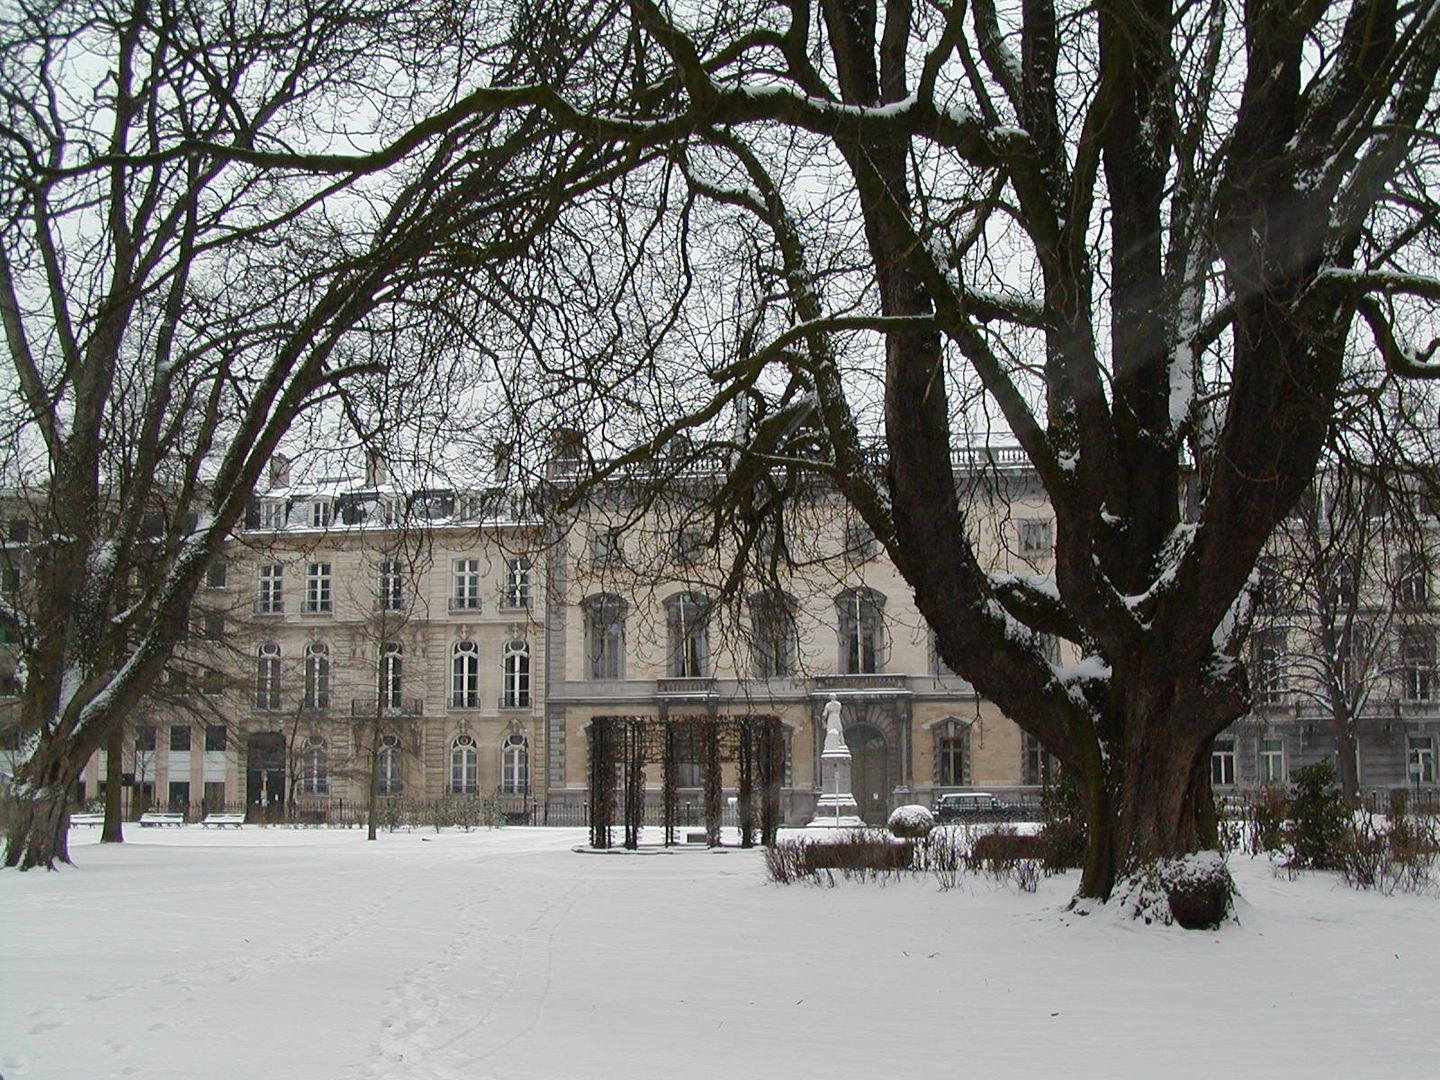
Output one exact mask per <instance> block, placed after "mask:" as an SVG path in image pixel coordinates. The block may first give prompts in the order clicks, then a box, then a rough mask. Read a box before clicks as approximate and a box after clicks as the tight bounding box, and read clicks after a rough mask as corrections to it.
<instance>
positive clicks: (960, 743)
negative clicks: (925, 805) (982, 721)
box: [930, 716, 970, 787]
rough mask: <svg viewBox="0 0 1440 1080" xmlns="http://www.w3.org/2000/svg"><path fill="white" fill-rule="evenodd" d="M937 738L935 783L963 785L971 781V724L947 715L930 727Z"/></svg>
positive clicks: (933, 735) (947, 785) (954, 785)
mask: <svg viewBox="0 0 1440 1080" xmlns="http://www.w3.org/2000/svg"><path fill="white" fill-rule="evenodd" d="M930 735H931V738H933V739H934V740H935V746H934V749H935V783H936V784H937V785H938V786H940V787H963V786H965V785H967V784H969V783H970V724H969V723H966V722H965V721H964V720H960V719H958V718H956V717H954V716H947V717H946V718H945V719H944V720H942V721H940V723H938V724H936V725H935V726H934V727H933V728H931V729H930Z"/></svg>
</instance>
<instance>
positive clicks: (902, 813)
mask: <svg viewBox="0 0 1440 1080" xmlns="http://www.w3.org/2000/svg"><path fill="white" fill-rule="evenodd" d="M886 824H887V825H888V826H889V828H890V831H891V832H892V833H894V834H895V835H896V836H899V837H902V838H903V839H906V840H923V839H924V838H925V837H927V836H929V835H930V830H931V829H933V828H935V816H934V815H933V814H931V813H930V810H929V808H928V807H924V806H919V805H910V806H897V807H896V808H895V811H894V812H893V813H892V814H891V815H890V820H889V821H887V822H886Z"/></svg>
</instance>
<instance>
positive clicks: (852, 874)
mask: <svg viewBox="0 0 1440 1080" xmlns="http://www.w3.org/2000/svg"><path fill="white" fill-rule="evenodd" d="M915 849H916V845H915V844H914V842H913V841H905V842H902V843H896V842H895V840H893V839H892V838H891V837H890V836H889V835H887V834H885V833H880V832H874V831H871V830H868V829H855V830H852V831H850V832H847V833H844V834H842V835H841V836H838V837H828V836H827V837H825V838H823V839H822V838H819V837H815V838H810V837H807V838H806V839H804V840H782V841H781V842H779V843H778V844H775V845H774V846H772V847H770V848H768V849H767V850H766V852H765V869H766V872H767V873H768V874H769V877H770V880H771V881H774V882H776V883H777V884H781V885H788V884H789V883H791V882H792V881H806V880H808V881H810V882H811V883H812V884H825V885H834V884H835V874H834V872H835V871H837V870H838V871H839V872H840V876H841V877H843V878H845V879H847V880H850V879H855V878H858V879H860V880H862V881H863V880H877V879H883V878H888V877H896V876H899V875H901V874H903V873H908V872H909V871H911V870H913V869H914V866H915Z"/></svg>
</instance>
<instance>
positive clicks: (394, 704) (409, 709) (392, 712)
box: [350, 698, 425, 717]
mask: <svg viewBox="0 0 1440 1080" xmlns="http://www.w3.org/2000/svg"><path fill="white" fill-rule="evenodd" d="M377 709H378V710H379V712H380V714H381V715H382V716H424V715H425V699H424V698H397V699H395V700H394V701H379V700H377V699H375V698H354V699H352V700H351V702H350V715H351V716H357V717H364V716H374V715H375V713H376V710H377Z"/></svg>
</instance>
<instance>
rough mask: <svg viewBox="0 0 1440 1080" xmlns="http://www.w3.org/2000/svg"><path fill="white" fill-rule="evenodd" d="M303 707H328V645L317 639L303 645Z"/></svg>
mask: <svg viewBox="0 0 1440 1080" xmlns="http://www.w3.org/2000/svg"><path fill="white" fill-rule="evenodd" d="M305 708H307V709H328V708H330V646H328V645H326V644H324V643H323V642H319V641H312V642H311V643H310V644H309V645H306V646H305Z"/></svg>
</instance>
